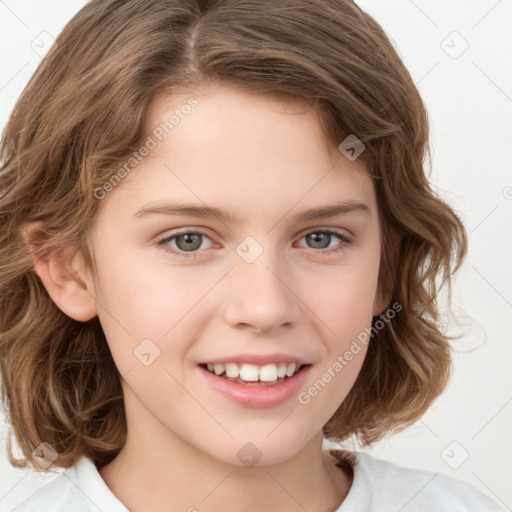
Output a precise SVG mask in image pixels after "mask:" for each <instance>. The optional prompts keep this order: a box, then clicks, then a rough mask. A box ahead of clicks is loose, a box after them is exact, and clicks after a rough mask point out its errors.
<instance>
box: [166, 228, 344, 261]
mask: <svg viewBox="0 0 512 512" xmlns="http://www.w3.org/2000/svg"><path fill="white" fill-rule="evenodd" d="M313 235H315V236H313ZM318 235H319V236H318ZM333 237H335V238H338V239H339V240H341V243H338V244H336V245H335V246H334V247H332V248H330V249H328V250H324V249H327V248H329V246H330V244H331V242H332V241H333ZM205 239H208V240H210V241H211V239H210V237H209V236H208V235H207V234H206V233H203V232H202V231H191V230H186V231H180V232H178V233H173V234H172V235H170V236H167V237H165V238H163V239H162V240H160V241H159V242H157V245H158V246H159V247H162V248H163V249H164V251H165V252H168V253H171V254H173V255H175V256H177V257H179V258H196V257H197V256H198V255H199V254H198V253H200V252H201V251H200V250H199V249H200V248H201V246H202V245H203V241H204V240H205ZM302 239H306V240H309V241H310V243H311V244H312V245H309V244H308V247H310V248H311V249H315V250H316V251H317V252H318V253H320V254H322V255H328V254H333V253H338V252H341V251H343V250H344V249H345V248H346V247H347V246H348V245H350V244H351V243H352V240H351V239H350V238H349V237H347V236H346V235H345V234H344V233H342V232H341V231H338V230H335V229H331V228H321V229H319V228H315V229H312V230H310V231H308V232H307V233H305V234H304V235H302V237H301V238H300V240H302ZM172 244H174V245H175V247H173V245H172ZM210 247H211V245H210V246H209V247H206V249H208V248H210ZM301 247H304V246H303V245H302V246H301ZM203 249H205V247H203Z"/></svg>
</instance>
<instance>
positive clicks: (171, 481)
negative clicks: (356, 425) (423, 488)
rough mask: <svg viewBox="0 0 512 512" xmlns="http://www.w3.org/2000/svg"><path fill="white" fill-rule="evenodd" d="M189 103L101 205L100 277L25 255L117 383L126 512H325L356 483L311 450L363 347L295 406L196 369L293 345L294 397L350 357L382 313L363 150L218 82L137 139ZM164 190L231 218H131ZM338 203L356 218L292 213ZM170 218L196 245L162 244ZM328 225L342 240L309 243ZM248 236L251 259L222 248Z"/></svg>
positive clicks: (168, 102)
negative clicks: (238, 395) (94, 332)
mask: <svg viewBox="0 0 512 512" xmlns="http://www.w3.org/2000/svg"><path fill="white" fill-rule="evenodd" d="M191 95H194V96H195V97H196V98H197V100H198V105H197V106H196V107H195V108H194V109H193V110H192V111H191V113H190V114H189V115H187V116H185V117H184V118H183V119H181V120H180V123H179V125H178V126H176V127H175V128H174V129H173V131H172V132H171V133H170V134H169V135H167V136H166V137H164V138H163V139H162V141H161V142H159V143H158V145H157V147H156V148H154V149H153V150H152V151H151V152H150V154H149V155H148V156H146V157H145V158H144V159H143V160H142V161H141V162H140V163H138V165H137V166H136V167H135V168H134V170H133V171H132V172H131V173H130V174H129V175H128V176H126V177H125V178H124V179H123V180H122V182H121V183H120V184H119V185H117V186H116V187H115V188H114V189H113V190H112V191H110V192H108V194H107V195H106V197H105V198H104V199H102V200H101V205H100V211H99V213H98V216H97V218H96V220H95V223H94V225H93V228H92V232H91V238H90V240H91V244H92V252H93V253H94V257H95V261H96V265H97V268H96V270H97V275H96V276H93V274H92V273H91V272H89V271H88V270H87V269H85V268H84V266H83V260H82V258H81V255H80V253H77V254H76V255H75V256H74V257H73V258H71V257H69V258H68V259H69V261H68V262H67V263H63V262H65V261H67V260H65V255H61V256H60V257H57V256H55V257H54V258H50V259H49V260H48V261H45V262H42V261H39V262H37V263H36V271H37V272H38V274H39V275H40V277H41V279H42V280H43V283H44V284H45V286H46V288H47V290H48V292H49V293H50V295H51V297H52V299H53V300H54V301H55V303H56V304H57V305H58V306H59V307H60V308H61V309H62V310H63V311H64V312H65V313H66V314H68V315H69V316H71V317H73V318H75V319H77V320H81V321H86V320H88V319H90V318H92V317H94V316H96V315H97V316H98V317H99V320H100V322H101V325H102V327H103V329H104V332H105V335H106V338H107V341H108V344H109V347H110V350H111V352H112V355H113V358H114V360H115V363H116V365H117V367H118V369H119V372H120V374H121V375H122V376H123V380H122V385H123V392H124V399H125V407H126V416H127V425H128V437H127V441H126V444H125V446H124V447H123V449H122V450H121V452H120V453H119V455H118V456H117V457H116V458H115V459H114V460H113V461H112V462H111V463H110V464H108V465H106V466H104V467H102V468H100V474H101V476H102V478H103V479H104V480H105V482H106V483H107V485H108V486H109V487H110V489H111V490H112V491H113V492H114V494H115V495H116V496H117V497H118V498H119V499H120V500H121V501H122V502H123V503H124V504H125V505H126V507H127V508H128V509H129V510H130V511H132V512H139V511H145V512H159V511H166V512H168V511H187V510H190V511H192V510H196V509H197V510H200V511H215V510H223V511H227V512H235V511H236V512H241V511H242V512H256V511H261V510H273V511H276V512H284V511H286V512H295V511H297V512H299V511H304V510H307V511H312V512H313V511H314V512H328V511H332V510H336V508H337V507H339V506H340V504H341V503H342V501H343V500H344V498H345V497H346V495H347V493H348V492H349V489H350V486H351V483H352V481H351V479H350V477H349V476H348V475H346V474H345V473H344V472H343V471H342V470H340V469H339V468H337V467H335V466H334V463H335V460H334V458H332V457H331V456H330V455H328V454H327V453H323V452H322V432H321V429H322V426H323V425H324V424H325V423H326V422H327V421H328V420H329V418H330V417H331V416H332V415H333V414H334V413H335V411H336V409H337V408H338V406H339V404H340V403H341V401H342V400H343V398H344V397H345V396H346V395H347V394H348V392H349V390H350V388H351V387H352V385H353V384H354V382H355V379H356V377H357V375H358V373H359V371H360V369H361V366H362V363H363V360H364V355H365V350H362V351H361V352H359V354H357V355H356V356H354V358H353V360H352V361H350V364H348V365H347V366H346V367H345V368H344V369H343V371H342V372H340V373H339V374H337V375H336V377H335V378H334V379H332V381H331V382H329V383H328V384H327V385H326V386H325V388H324V389H322V391H321V392H319V393H318V394H317V395H316V396H314V397H313V398H312V399H311V400H310V401H309V402H308V403H307V404H303V403H300V402H299V401H298V400H297V394H296V395H295V396H294V397H292V398H291V399H290V400H287V401H285V402H283V403H280V404H278V405H275V406H272V407H267V408H253V407H245V406H242V405H240V404H238V403H236V402H234V401H233V400H231V399H229V398H227V397H225V396H224V395H221V394H220V393H219V392H218V391H216V390H214V389H213V388H212V387H211V386H209V385H208V384H207V383H206V381H205V380H204V379H203V378H200V376H199V374H198V364H200V363H201V362H204V361H207V360H209V359H214V358H218V357H221V356H226V355H231V354H235V353H236V354H243V353H258V354H272V353H275V352H284V353H287V354H293V355H296V356H300V357H302V358H304V359H306V360H307V361H309V362H310V363H311V364H312V366H311V369H310V372H309V374H308V376H307V379H306V381H305V382H304V384H303V385H302V386H301V391H303V390H307V389H308V388H310V387H311V386H312V385H313V383H314V382H315V381H317V380H318V379H319V378H320V377H321V376H322V374H323V373H324V372H325V371H326V370H327V369H328V368H329V367H331V366H332V365H333V363H334V361H336V358H337V357H338V355H340V354H344V353H345V351H346V350H348V348H349V347H350V344H351V342H352V341H353V340H354V339H356V337H357V335H358V334H359V333H361V332H362V331H363V330H364V329H365V327H370V326H371V321H372V316H374V315H378V314H380V313H381V312H382V311H383V310H384V309H385V308H386V306H387V301H386V298H385V297H383V296H382V294H381V293H380V288H379V265H380V250H381V239H380V234H379V218H378V213H377V203H376V197H375V191H374V187H373V184H372V182H371V179H370V178H369V177H368V176H367V175H365V174H364V173H363V172H361V171H362V170H363V169H364V163H363V162H362V159H356V160H355V161H349V160H348V159H347V158H345V157H344V156H343V155H342V154H341V153H340V152H339V151H337V149H336V148H334V149H332V148H329V147H328V146H327V144H326V143H325V136H324V134H323V133H322V130H321V126H320V122H319V118H318V117H317V115H316V114H315V113H314V111H313V110H311V109H310V108H309V107H308V106H306V105H304V104H300V103H298V102H283V101H279V100H278V99H276V98H273V99H271V98H269V97H266V96H262V95H256V94H249V93H248V92H243V91H240V90H238V89H235V88H231V87H227V86H219V85H215V86H210V87H208V88H207V89H206V90H203V91H200V90H197V91H196V90H194V91H187V92H186V93H183V94H173V95H172V96H168V95H162V96H161V97H159V98H157V100H156V101H155V102H154V103H153V105H152V108H151V109H150V112H149V117H148V120H147V127H148V133H150V132H151V130H152V129H153V128H155V127H156V126H158V125H159V124H160V123H161V122H163V121H165V120H168V119H169V116H170V114H171V113H172V111H173V109H175V108H176V107H178V106H179V105H183V104H185V103H186V100H187V98H189V97H190V96H191ZM340 142H341V141H340ZM178 200H179V201H184V202H189V203H194V204H197V205H198V206H205V205H207V206H211V207H218V208H222V209H226V210H228V211H230V212H231V213H232V215H233V216H234V220H233V221H230V222H225V221H221V220H220V219H217V218H200V217H194V216H178V215H169V214H166V213H153V214H148V215H143V216H140V217H138V218H137V217H134V214H135V213H136V212H137V211H139V210H140V209H141V208H144V207H146V206H147V205H148V204H149V203H153V202H159V203H171V202H176V201H178ZM349 200H350V201H357V202H360V203H363V204H365V205H367V207H368V211H367V212H365V211H362V210H354V211H351V212H349V213H346V214H343V215H336V216H332V217H329V218H323V219H319V220H318V219H317V220H301V219H299V218H296V215H297V214H298V213H299V212H302V211H303V210H307V209H312V208H319V207H325V206H326V205H330V204H333V203H336V202H340V201H349ZM183 228H187V229H189V230H190V231H192V232H196V233H197V232H198V231H199V232H201V233H204V235H203V236H202V237H200V239H199V241H198V243H197V244H195V245H194V244H193V243H192V245H194V247H199V248H198V249H195V248H194V250H193V252H190V251H189V252H187V251H186V248H187V246H186V243H187V242H186V241H185V240H183V238H181V239H180V238H179V237H178V238H175V239H174V240H172V241H167V242H166V244H165V245H164V244H161V245H158V242H160V241H161V240H163V239H164V238H166V237H169V236H170V235H172V234H175V233H177V232H178V231H179V230H182V229H183ZM326 228H330V229H335V230H337V231H339V232H340V233H341V234H342V235H344V236H346V237H349V238H350V239H351V240H352V243H351V244H348V245H347V244H345V243H344V242H343V240H342V239H340V238H338V237H337V236H336V235H330V238H329V236H327V235H326V236H327V242H325V236H324V242H322V243H320V235H318V234H317V235H316V238H315V237H312V236H311V235H309V236H306V234H308V233H306V231H307V232H314V233H325V229H326ZM196 236H197V235H196ZM248 236H250V237H252V239H254V240H255V241H256V242H257V244H258V246H259V247H261V248H262V252H261V254H260V255H259V256H258V257H257V258H256V259H255V260H254V261H252V262H251V263H248V262H247V261H246V260H244V259H243V258H242V257H240V256H239V254H238V253H237V252H236V249H237V247H238V246H239V245H240V243H241V242H242V241H244V240H245V239H246V237H248ZM194 241H195V240H192V242H194ZM315 242H316V244H315ZM188 243H189V244H190V243H191V242H190V241H189V242H188ZM322 244H323V245H322ZM166 247H167V248H170V249H174V250H175V251H178V252H181V254H183V255H184V257H179V256H177V255H175V254H172V253H170V252H166V250H165V248H166ZM251 247H252V249H251V250H254V246H251ZM336 248H340V249H341V250H340V251H338V252H331V253H330V254H325V252H326V251H328V250H332V249H336ZM193 256H195V257H193ZM147 338H149V339H151V340H152V342H153V343H154V344H155V345H156V346H157V347H158V349H159V350H160V355H159V357H157V358H156V359H155V360H154V361H153V362H152V363H151V364H150V365H148V366H146V365H144V364H142V363H141V362H140V360H139V359H138V358H137V357H135V356H134V350H135V349H136V348H137V347H138V346H139V345H140V343H141V342H142V340H144V339H147ZM248 442H250V443H252V444H253V445H255V446H256V447H257V449H258V450H259V452H261V459H260V460H259V461H258V462H257V464H256V465H254V466H253V467H247V466H246V465H245V464H244V463H243V462H242V461H241V460H240V459H239V457H238V456H237V452H239V450H240V449H241V448H242V447H244V445H246V443H248Z"/></svg>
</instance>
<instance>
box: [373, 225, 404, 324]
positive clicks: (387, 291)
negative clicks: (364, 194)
mask: <svg viewBox="0 0 512 512" xmlns="http://www.w3.org/2000/svg"><path fill="white" fill-rule="evenodd" d="M401 239H402V237H401V235H400V234H399V233H397V232H396V231H395V230H394V229H393V230H392V231H391V240H392V246H393V252H394V257H395V258H396V256H397V255H398V251H399V250H400V241H401ZM392 291H393V282H392V278H391V276H390V275H389V274H388V272H387V270H386V268H385V265H384V264H383V263H382V262H381V265H380V270H379V285H378V287H377V293H376V294H375V301H374V304H373V313H372V315H373V316H379V315H380V314H382V313H384V311H385V310H386V309H387V308H388V307H389V303H390V302H391V295H392Z"/></svg>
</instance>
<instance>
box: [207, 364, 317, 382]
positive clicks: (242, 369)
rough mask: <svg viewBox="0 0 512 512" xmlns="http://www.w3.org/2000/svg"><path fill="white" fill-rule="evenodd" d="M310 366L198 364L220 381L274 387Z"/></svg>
mask: <svg viewBox="0 0 512 512" xmlns="http://www.w3.org/2000/svg"><path fill="white" fill-rule="evenodd" d="M310 366H311V364H300V365H299V364H297V363H275V364H268V365H265V366H257V365H253V364H237V363H225V364H207V363H202V364H199V367H201V368H203V369H204V370H206V371H207V372H209V373H211V374H213V375H215V376H216V377H220V378H222V379H225V380H228V381H231V382H236V383H238V384H243V385H246V386H260V387H261V386H276V385H278V384H281V383H283V382H286V381H287V380H288V379H290V378H292V377H295V376H296V375H297V374H298V373H301V372H303V371H304V370H305V369H306V368H308V367H310Z"/></svg>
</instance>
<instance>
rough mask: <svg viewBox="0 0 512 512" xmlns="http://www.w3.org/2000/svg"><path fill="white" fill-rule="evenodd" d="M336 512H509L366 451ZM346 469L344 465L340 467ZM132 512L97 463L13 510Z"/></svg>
mask: <svg viewBox="0 0 512 512" xmlns="http://www.w3.org/2000/svg"><path fill="white" fill-rule="evenodd" d="M351 453H353V454H354V455H355V457H356V464H355V467H354V479H353V482H352V486H351V488H350V490H349V493H348V495H347V496H346V498H345V499H344V501H343V503H342V504H341V506H340V507H339V508H338V509H337V511H336V512H397V511H398V510H400V512H427V511H428V512H506V510H507V509H506V508H503V507H502V506H501V505H498V503H496V502H494V501H493V500H491V499H490V498H489V497H487V495H485V494H483V493H482V492H480V491H479V490H477V489H475V488H474V487H472V486H471V485H469V484H468V483H466V482H463V481H462V480H459V479H458V478H454V477H451V476H448V475H444V474H443V473H434V472H432V471H426V470H422V469H411V468H406V467H402V466H397V465H396V464H393V463H392V462H389V461H385V460H380V459H376V458H374V457H373V456H371V455H369V454H367V453H364V452H351ZM340 471H341V469H340ZM42 511H45V512H98V511H103V512H129V511H128V509H127V508H126V507H125V506H124V505H123V504H122V503H121V502H120V501H119V499H118V498H117V497H116V496H115V495H114V494H113V493H112V491H111V490H110V489H109V488H108V486H107V484H106V483H105V481H104V480H103V479H102V477H101V475H100V473H99V472H98V470H97V469H96V466H95V465H94V463H93V461H92V460H91V459H89V458H86V457H82V458H81V459H80V460H79V461H78V462H77V463H76V464H75V465H74V466H73V467H71V468H69V469H67V470H65V471H64V472H63V473H61V474H60V475H59V476H58V477H57V478H55V479H54V480H52V481H51V482H49V483H47V484H45V485H44V486H43V487H41V488H40V489H38V490H36V491H35V492H34V493H33V494H32V496H30V497H29V498H28V499H26V500H25V501H24V502H23V503H21V504H20V505H18V506H17V507H16V508H14V509H13V510H12V512H42Z"/></svg>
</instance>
